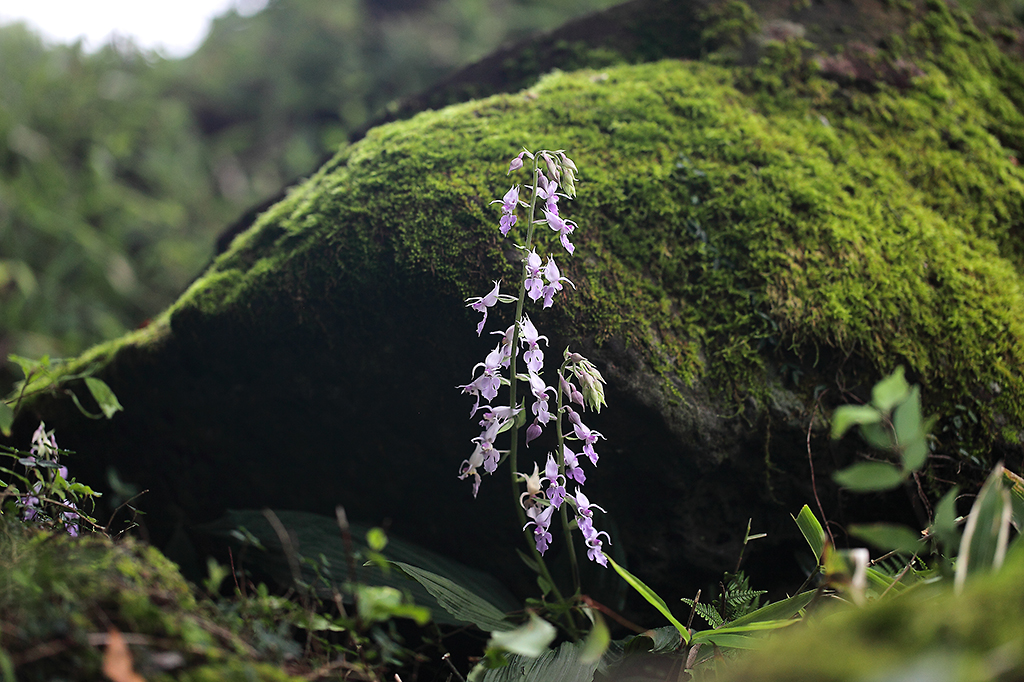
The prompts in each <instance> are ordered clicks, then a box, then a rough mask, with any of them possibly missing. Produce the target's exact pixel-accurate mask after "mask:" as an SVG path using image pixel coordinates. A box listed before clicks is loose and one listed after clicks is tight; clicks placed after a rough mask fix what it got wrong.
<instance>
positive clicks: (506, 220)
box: [491, 185, 519, 237]
mask: <svg viewBox="0 0 1024 682" xmlns="http://www.w3.org/2000/svg"><path fill="white" fill-rule="evenodd" d="M491 203H492V204H498V203H500V204H501V220H500V221H499V222H498V230H499V231H500V232H501V236H502V237H507V236H508V231H509V230H511V229H512V226H513V225H515V224H516V220H518V218H517V217H516V213H515V211H516V206H518V205H519V185H512V187H511V189H509V191H507V192H505V196H503V197H502V198H501V199H495V200H494V201H492V202H491Z"/></svg>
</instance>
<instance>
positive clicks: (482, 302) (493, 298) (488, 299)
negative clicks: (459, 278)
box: [466, 281, 501, 336]
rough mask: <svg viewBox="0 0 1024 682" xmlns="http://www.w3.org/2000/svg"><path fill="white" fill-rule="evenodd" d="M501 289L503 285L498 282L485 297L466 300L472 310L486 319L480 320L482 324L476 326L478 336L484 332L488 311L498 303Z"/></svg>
mask: <svg viewBox="0 0 1024 682" xmlns="http://www.w3.org/2000/svg"><path fill="white" fill-rule="evenodd" d="M500 287H501V285H500V284H499V283H498V282H497V281H496V282H495V283H494V288H493V289H491V290H490V292H489V293H487V294H486V295H485V296H474V297H472V298H467V299H466V303H467V304H469V307H470V308H472V309H473V310H475V311H477V312H478V313H483V314H484V319H482V320H480V324H478V325H477V326H476V335H477V336H480V333H481V332H482V331H483V330H484V324H486V322H487V309H488V308H491V307H493V306H494V305H495V304H496V303H497V302H498V296H499V293H498V291H499V289H500Z"/></svg>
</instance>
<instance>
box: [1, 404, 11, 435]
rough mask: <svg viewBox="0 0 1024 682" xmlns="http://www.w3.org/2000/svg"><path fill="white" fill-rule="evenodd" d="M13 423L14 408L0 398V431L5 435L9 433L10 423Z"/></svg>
mask: <svg viewBox="0 0 1024 682" xmlns="http://www.w3.org/2000/svg"><path fill="white" fill-rule="evenodd" d="M13 423H14V410H12V409H11V406H10V405H8V404H7V403H5V402H4V401H3V400H0V433H3V434H4V435H5V436H10V435H11V424H13Z"/></svg>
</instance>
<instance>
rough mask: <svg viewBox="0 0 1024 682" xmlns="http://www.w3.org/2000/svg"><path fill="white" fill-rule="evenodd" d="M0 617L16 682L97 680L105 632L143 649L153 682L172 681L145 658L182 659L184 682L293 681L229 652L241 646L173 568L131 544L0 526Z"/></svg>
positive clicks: (143, 667)
mask: <svg viewBox="0 0 1024 682" xmlns="http://www.w3.org/2000/svg"><path fill="white" fill-rule="evenodd" d="M0 614H2V617H3V622H4V632H3V639H2V643H0V660H4V657H7V659H8V660H11V661H12V662H13V664H14V665H15V666H16V667H15V670H16V672H17V679H19V680H51V679H93V678H95V679H100V677H101V672H100V671H101V667H102V661H103V655H104V649H103V648H102V647H101V646H98V645H97V642H96V641H95V640H96V637H97V636H98V633H106V632H108V630H110V629H111V628H113V629H116V630H118V631H120V632H125V633H131V635H132V636H133V637H134V640H133V641H134V642H140V641H141V642H145V644H137V645H135V644H133V647H132V649H133V657H134V660H135V667H136V670H138V671H140V672H144V673H146V674H147V675H148V676H149V677H150V678H151V679H153V678H154V676H156V678H157V679H170V678H169V677H168V676H166V675H163V676H160V675H158V673H159V667H153V666H152V665H150V664H149V662H148V661H149V653H150V652H151V650H156V651H177V652H179V653H181V654H182V655H183V661H185V667H184V668H183V669H181V670H178V671H177V672H178V673H183V674H184V675H185V676H184V677H182V678H181V679H255V680H286V679H291V678H289V677H288V676H286V675H285V674H284V673H282V672H281V671H280V670H275V669H273V668H272V667H270V666H265V665H263V664H260V663H256V662H253V661H251V660H247V659H245V658H240V657H239V656H238V655H237V654H235V653H234V652H235V650H236V645H237V642H238V641H240V640H239V639H238V638H237V637H234V636H232V635H230V634H227V631H226V629H225V628H224V627H223V626H222V625H220V624H219V623H218V622H217V621H216V620H214V619H212V618H211V616H212V614H213V610H212V609H210V608H208V607H204V606H203V605H201V604H199V603H197V601H196V599H195V597H194V595H193V593H192V590H191V588H190V587H189V585H188V584H187V583H186V582H185V580H184V579H183V578H182V577H181V574H180V573H179V572H178V569H177V567H176V566H175V565H174V564H173V563H172V562H170V561H169V560H167V559H166V558H165V557H164V556H163V555H162V554H161V553H160V552H158V551H157V550H156V549H154V548H153V547H149V546H146V545H142V544H140V543H138V542H135V541H133V540H131V539H126V540H124V541H120V542H116V543H115V542H112V541H111V540H109V539H107V538H104V537H101V536H98V535H94V536H86V537H82V538H71V537H68V536H66V535H58V534H54V533H51V532H40V531H32V530H30V529H28V528H26V527H25V526H23V525H22V524H20V523H18V522H17V521H9V520H5V518H0ZM212 633H217V636H216V637H215V636H214V635H213V634H212ZM225 638H226V639H225ZM55 643H59V646H55ZM40 651H46V652H48V653H46V655H43V656H39V655H36V654H38V653H39V652H40ZM229 672H230V673H231V675H233V676H231V675H228V673H229ZM222 673H223V674H224V675H227V676H221V677H211V675H217V674H222ZM190 675H191V677H190Z"/></svg>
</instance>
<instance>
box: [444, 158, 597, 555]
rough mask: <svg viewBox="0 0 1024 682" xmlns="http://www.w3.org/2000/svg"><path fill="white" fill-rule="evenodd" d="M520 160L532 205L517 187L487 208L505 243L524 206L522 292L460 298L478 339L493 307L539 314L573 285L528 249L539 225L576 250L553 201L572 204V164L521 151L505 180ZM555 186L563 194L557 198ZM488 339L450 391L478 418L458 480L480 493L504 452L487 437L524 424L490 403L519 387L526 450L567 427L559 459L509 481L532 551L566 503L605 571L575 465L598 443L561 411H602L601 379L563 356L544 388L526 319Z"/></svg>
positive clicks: (542, 547) (584, 363) (546, 538)
mask: <svg viewBox="0 0 1024 682" xmlns="http://www.w3.org/2000/svg"><path fill="white" fill-rule="evenodd" d="M524 156H526V157H529V158H530V159H531V160H533V161H534V175H533V183H532V185H530V184H528V185H525V186H524V187H525V189H526V190H527V191H532V202H531V203H530V204H527V203H526V202H524V201H522V200H521V199H520V189H521V188H520V186H519V185H513V186H512V187H511V188H510V189H509V190H508V192H506V193H505V196H504V197H503V198H502V199H500V200H495V201H493V202H491V203H500V204H501V211H502V214H501V219H500V221H499V225H498V230H499V232H500V233H501V235H502V236H503V237H507V236H508V233H509V232H510V231H511V229H512V228H513V227H514V226H515V225H516V224H517V222H518V217H517V215H516V210H517V209H518V208H519V207H520V206H522V207H527V206H529V207H530V219H529V221H528V225H527V228H528V232H527V239H526V246H525V247H523V246H519V247H517V248H519V249H520V250H521V251H522V253H523V270H524V272H523V287H522V290H521V293H520V297H519V298H516V297H513V296H509V295H505V294H502V293H501V284H500V282H495V283H494V288H493V289H492V290H491V291H490V292H489V293H487V294H486V295H485V296H481V297H474V298H469V299H466V303H467V305H468V306H469V307H471V308H472V309H473V310H475V311H477V312H480V313H483V319H482V320H481V321H480V323H479V324H478V325H477V330H476V332H477V336H479V335H480V334H482V333H483V329H484V325H485V324H486V322H487V313H488V310H489V309H490V308H492V307H494V306H495V305H497V304H498V303H499V302H501V303H518V304H519V308H518V310H521V309H522V303H523V300H522V299H523V297H524V295H525V296H528V297H529V298H530V300H532V301H534V302H538V301H539V302H541V305H542V308H544V309H546V308H549V307H551V305H552V304H553V303H554V298H555V296H556V295H557V294H558V293H559V292H561V291H562V290H563V283H567V284H569V285H570V286H571V287H573V288H574V289H575V285H574V284H573V283H572V282H571V281H569V279H567V278H566V277H563V276H562V274H561V272H560V271H559V269H558V265H557V264H556V263H555V260H554V258H553V257H552V256H548V259H547V262H546V263H544V261H543V260H542V258H541V256H540V255H539V254H538V253H537V251H536V250H535V249H532V248H530V241H531V239H532V234H533V226H534V225H541V224H544V225H547V226H548V227H549V228H551V229H552V230H553V231H554V232H556V233H557V234H558V239H559V242H560V243H561V245H562V247H563V248H564V249H565V250H566V251H567V252H568V253H569V254H570V255H571V254H572V253H573V252H574V251H575V248H576V247H575V245H573V244H572V243H571V242H570V241H569V236H570V235H571V234H572V233H573V231H574V230H575V229H576V227H577V225H576V224H575V223H574V222H572V221H571V220H566V219H564V218H563V217H562V216H561V215H560V214H559V210H558V200H559V197H564V198H572V197H573V196H575V193H576V190H575V175H576V172H577V170H576V165H575V164H574V163H573V162H572V161H571V160H570V159H569V158H568V157H567V156H566V155H565V153H564V152H563V151H555V152H548V151H541V152H538V153H537V154H536V156H535V155H534V154H532V153H530V152H529V151H526V150H524V151H522V152H521V153H520V154H519V155H517V156H516V157H515V158H513V159H512V161H511V163H510V164H509V173H512V172H513V171H516V170H519V169H521V168H523V167H524V162H523V157H524ZM542 165H543V168H542ZM545 170H546V172H545ZM560 183H561V185H562V188H563V189H564V190H565V193H561V192H559V184H560ZM538 205H539V208H540V210H541V212H542V213H543V216H544V217H543V218H542V219H534V215H535V213H534V211H535V208H536V207H538ZM492 333H493V334H498V335H500V336H501V342H500V343H499V344H498V346H497V347H495V348H494V350H492V351H491V352H490V353H489V354H488V355H487V357H486V359H485V360H484V361H483V362H481V363H478V364H477V365H476V366H475V367H474V368H473V374H474V377H475V378H474V379H473V381H471V382H470V383H468V384H465V385H462V386H459V387H458V388H460V389H462V392H463V393H468V394H470V395H472V396H474V397H475V399H476V402H475V403H474V405H473V409H472V410H471V411H470V416H471V417H472V416H473V415H476V414H477V412H479V411H481V410H482V411H483V413H484V414H483V418H482V419H481V420H480V427H481V429H482V431H481V434H480V435H479V436H478V437H476V438H474V439H473V443H474V444H475V447H474V450H473V453H472V454H471V455H470V456H469V458H468V459H466V460H465V461H463V463H462V466H461V467H460V469H459V478H460V479H466V478H469V477H472V479H473V496H474V497H475V496H476V495H477V492H478V491H479V489H480V481H481V477H480V469H482V470H483V472H484V473H488V474H491V473H494V471H496V470H497V468H498V465H499V463H500V461H501V459H502V457H503V456H504V455H506V454H507V453H508V451H507V450H498V449H497V448H496V447H495V445H494V443H495V438H496V437H497V436H498V434H500V433H502V432H504V431H506V430H509V429H516V428H519V426H520V425H522V424H524V423H525V421H526V418H525V416H524V415H523V414H522V412H523V410H524V409H525V405H524V404H519V405H513V406H510V407H499V408H495V407H492V406H491V404H490V403H491V401H493V400H494V399H495V398H496V397H497V395H498V391H499V389H500V387H501V386H502V385H510V382H511V381H516V380H518V381H523V382H525V383H526V384H527V386H528V387H529V390H530V393H531V395H532V396H533V402H532V405H531V406H530V411H531V412H532V413H533V416H534V419H533V421H532V423H531V424H530V425H529V426H528V427H527V429H526V445H529V444H530V442H531V441H533V440H535V439H536V438H537V437H539V436H540V435H541V434H542V433H543V429H544V427H545V426H547V425H548V424H549V423H551V422H552V421H555V420H561V418H562V416H563V415H564V416H565V417H566V418H567V419H568V421H569V423H570V424H572V433H571V434H568V435H566V436H564V437H563V436H562V428H561V424H560V423H559V427H558V434H559V442H558V449H559V450H560V451H561V452H560V455H559V456H558V457H556V455H555V454H554V453H551V454H548V458H547V463H546V464H545V467H544V475H543V476H541V474H540V470H539V467H538V466H537V465H536V464H534V471H533V474H531V475H530V476H526V475H525V474H521V473H517V474H516V475H517V476H518V477H519V478H520V479H521V480H523V481H525V482H526V492H525V493H523V494H522V496H521V497H520V500H519V501H520V504H521V505H522V506H523V508H524V509H525V511H526V515H527V517H529V519H530V520H529V522H528V523H527V524H526V528H529V527H530V526H533V535H534V541H535V543H536V547H537V550H538V552H540V553H541V554H544V553H545V552H546V551H547V549H548V547H549V546H550V544H551V541H552V537H551V532H550V525H551V519H552V516H553V514H554V511H555V510H559V509H561V507H562V504H564V503H566V502H568V503H569V504H570V506H571V507H572V509H573V510H574V511H575V519H576V525H577V527H578V528H579V529H580V532H581V533H582V534H583V537H584V540H585V541H586V544H587V548H588V551H587V554H588V556H589V557H590V558H591V559H592V560H593V561H596V562H597V563H599V564H601V565H603V566H607V565H608V561H607V558H606V557H605V556H604V553H603V551H602V538H601V536H604V538H606V539H607V538H608V533H606V532H604V531H598V530H596V529H595V528H594V525H593V516H594V510H595V509H597V510H600V511H604V510H603V509H602V508H601V507H599V506H597V505H594V504H591V503H590V501H589V500H588V499H587V496H586V495H585V494H584V493H583V490H582V488H581V486H582V485H583V483H584V482H585V481H586V474H585V473H584V472H583V469H581V468H580V465H579V464H580V458H581V456H585V457H586V458H587V459H588V460H589V461H590V463H591V465H594V466H596V465H597V460H598V455H597V452H596V451H595V450H594V445H595V443H596V442H597V440H598V439H599V438H603V436H602V435H601V434H600V433H599V432H597V431H594V430H593V429H590V428H588V427H587V426H586V425H585V424H584V423H583V421H582V419H581V418H580V415H579V413H578V412H576V411H575V410H573V408H572V407H570V406H569V405H568V403H572V402H574V403H576V404H577V405H578V406H579V409H580V410H581V411H582V410H583V409H585V406H586V405H589V406H590V407H591V408H592V409H595V410H597V411H600V409H601V406H602V405H603V404H604V388H603V384H604V378H603V377H602V376H601V374H600V372H598V371H597V368H596V367H594V365H593V364H592V363H590V362H589V361H588V360H586V359H585V358H584V357H582V356H581V355H579V354H577V353H569V351H568V350H566V352H565V362H564V364H563V365H562V367H561V369H560V370H559V372H558V387H559V388H558V389H555V388H553V387H551V386H548V385H547V384H546V383H545V382H544V380H543V378H542V377H541V373H542V371H543V368H544V350H543V349H542V348H541V342H542V341H543V342H544V343H545V345H546V344H547V341H548V339H547V337H546V336H542V335H541V334H540V333H539V332H538V331H537V328H536V326H535V325H534V324H533V322H532V321H531V320H530V318H529V316H527V315H525V314H524V315H521V316H520V317H519V319H518V320H516V322H515V323H514V324H513V325H512V326H510V327H509V328H508V329H506V330H505V331H495V332H492ZM521 349H525V350H524V351H523V355H522V359H523V362H524V363H525V365H526V373H525V374H517V375H516V376H515V377H513V378H511V379H506V378H505V377H503V376H502V371H503V370H506V369H509V368H510V366H511V365H512V364H513V363H512V360H513V354H515V357H518V353H519V352H520V350H521ZM480 369H482V371H481V372H480V373H479V374H477V370H480ZM567 371H568V372H569V373H571V376H572V377H575V378H576V379H577V380H578V381H579V382H580V385H581V386H582V387H583V390H582V391H581V390H580V389H578V388H577V387H576V386H575V385H574V384H573V382H572V379H571V378H567V376H566V374H565V373H566V372H567ZM559 391H560V392H561V394H559ZM562 396H564V397H565V399H566V403H567V404H565V405H564V406H563V403H562ZM556 399H557V407H556V409H555V410H554V412H552V408H551V404H550V403H551V401H552V400H556ZM482 403H483V404H482ZM566 438H568V439H572V440H578V441H579V442H580V443H581V444H582V448H581V450H580V452H579V453H575V452H573V451H572V450H571V449H570V448H569V446H568V445H566V444H565V439H566ZM569 480H572V481H574V482H575V483H576V492H575V494H569V493H568V492H567V491H566V485H567V482H568V481H569ZM563 518H564V517H563ZM524 529H525V528H524Z"/></svg>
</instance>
